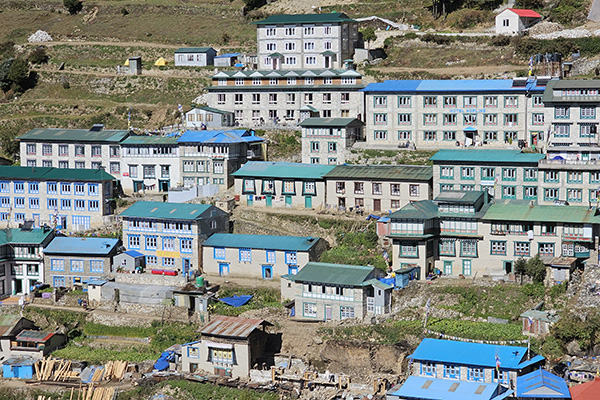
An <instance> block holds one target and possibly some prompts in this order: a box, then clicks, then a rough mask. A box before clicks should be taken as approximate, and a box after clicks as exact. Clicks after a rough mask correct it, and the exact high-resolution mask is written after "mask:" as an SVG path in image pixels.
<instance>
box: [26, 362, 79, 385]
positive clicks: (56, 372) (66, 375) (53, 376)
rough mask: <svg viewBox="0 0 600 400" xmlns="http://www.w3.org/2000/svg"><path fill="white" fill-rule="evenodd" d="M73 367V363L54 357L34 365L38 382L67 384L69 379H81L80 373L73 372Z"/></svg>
mask: <svg viewBox="0 0 600 400" xmlns="http://www.w3.org/2000/svg"><path fill="white" fill-rule="evenodd" d="M71 367H72V363H71V361H69V360H59V359H57V358H52V357H48V358H42V359H41V360H40V361H38V362H36V363H35V364H34V368H35V375H36V377H37V380H38V381H50V380H52V381H54V382H56V381H58V382H65V381H66V380H68V379H74V378H79V373H77V372H75V371H72V370H71Z"/></svg>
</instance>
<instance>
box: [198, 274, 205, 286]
mask: <svg viewBox="0 0 600 400" xmlns="http://www.w3.org/2000/svg"><path fill="white" fill-rule="evenodd" d="M196 286H198V287H204V277H203V276H197V277H196Z"/></svg>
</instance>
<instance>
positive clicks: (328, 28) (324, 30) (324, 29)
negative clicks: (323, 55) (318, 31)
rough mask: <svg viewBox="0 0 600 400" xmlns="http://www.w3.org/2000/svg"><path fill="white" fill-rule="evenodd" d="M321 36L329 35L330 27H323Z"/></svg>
mask: <svg viewBox="0 0 600 400" xmlns="http://www.w3.org/2000/svg"><path fill="white" fill-rule="evenodd" d="M323 34H325V35H331V27H330V26H325V27H323Z"/></svg>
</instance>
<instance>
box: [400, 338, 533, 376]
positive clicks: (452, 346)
mask: <svg viewBox="0 0 600 400" xmlns="http://www.w3.org/2000/svg"><path fill="white" fill-rule="evenodd" d="M531 354H532V357H531V359H530V360H528V357H527V347H516V346H500V345H494V344H483V343H470V342H460V341H455V340H441V339H429V338H426V339H423V341H422V342H421V344H419V347H417V349H416V350H415V352H414V353H413V354H412V356H411V358H413V359H414V360H424V361H433V362H439V363H448V364H461V365H473V366H481V367H489V368H496V356H498V358H499V359H500V368H502V369H507V370H518V369H522V368H525V367H527V366H529V365H532V364H536V363H539V362H542V361H544V357H542V356H539V355H535V353H533V352H532V353H531Z"/></svg>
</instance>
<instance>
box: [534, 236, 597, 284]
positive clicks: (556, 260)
mask: <svg viewBox="0 0 600 400" xmlns="http://www.w3.org/2000/svg"><path fill="white" fill-rule="evenodd" d="M580 248H581V246H577V249H578V250H579V249H580ZM582 250H584V252H589V248H588V247H585V248H582ZM542 261H543V262H544V265H545V266H546V279H545V280H544V283H545V284H546V286H554V285H560V284H561V283H563V282H567V281H569V279H570V278H571V274H572V273H573V271H575V268H576V267H577V257H544V258H543V259H542Z"/></svg>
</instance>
